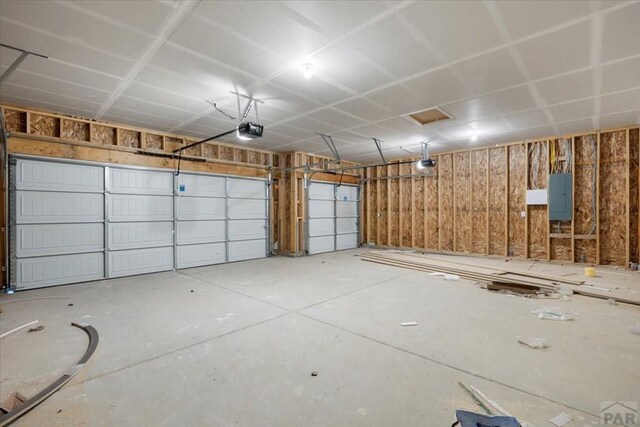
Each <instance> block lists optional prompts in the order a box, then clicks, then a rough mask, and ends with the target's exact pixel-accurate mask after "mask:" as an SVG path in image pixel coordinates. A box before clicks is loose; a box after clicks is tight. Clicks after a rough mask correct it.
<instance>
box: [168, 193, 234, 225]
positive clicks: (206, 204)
mask: <svg viewBox="0 0 640 427" xmlns="http://www.w3.org/2000/svg"><path fill="white" fill-rule="evenodd" d="M177 200H178V202H177V203H178V212H177V214H178V220H210V219H224V218H225V216H226V206H225V204H226V200H225V199H218V198H209V197H178V199H177Z"/></svg>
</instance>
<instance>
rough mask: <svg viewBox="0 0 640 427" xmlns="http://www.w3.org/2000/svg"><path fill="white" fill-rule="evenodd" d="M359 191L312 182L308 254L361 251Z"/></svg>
mask: <svg viewBox="0 0 640 427" xmlns="http://www.w3.org/2000/svg"><path fill="white" fill-rule="evenodd" d="M358 203H359V202H358V187H356V186H350V185H340V186H338V185H336V184H327V183H320V182H311V183H310V184H309V188H308V206H307V207H308V210H307V212H308V222H307V224H308V225H307V251H308V252H309V254H318V253H323V252H332V251H336V250H341V249H352V248H357V247H358Z"/></svg>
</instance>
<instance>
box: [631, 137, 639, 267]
mask: <svg viewBox="0 0 640 427" xmlns="http://www.w3.org/2000/svg"><path fill="white" fill-rule="evenodd" d="M639 133H640V129H637V128H636V129H631V130H629V152H630V161H629V255H630V258H629V259H630V261H633V262H638V260H640V247H639V244H640V236H639V235H638V234H639V232H640V230H638V221H640V216H639V215H640V206H639V203H640V200H639V198H640V197H639V195H638V186H639V184H640V183H639V182H638V180H639V179H640V178H639V177H638V169H639V164H640V135H639Z"/></svg>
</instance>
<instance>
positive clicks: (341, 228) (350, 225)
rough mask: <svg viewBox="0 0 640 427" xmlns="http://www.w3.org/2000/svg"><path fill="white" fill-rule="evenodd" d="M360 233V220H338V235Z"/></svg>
mask: <svg viewBox="0 0 640 427" xmlns="http://www.w3.org/2000/svg"><path fill="white" fill-rule="evenodd" d="M357 232H358V218H337V219H336V233H337V234H349V233H357Z"/></svg>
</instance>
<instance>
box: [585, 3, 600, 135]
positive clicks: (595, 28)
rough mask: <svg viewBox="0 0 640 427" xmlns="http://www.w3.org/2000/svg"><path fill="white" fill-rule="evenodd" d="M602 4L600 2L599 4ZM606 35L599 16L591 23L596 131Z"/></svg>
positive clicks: (594, 126)
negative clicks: (603, 41)
mask: <svg viewBox="0 0 640 427" xmlns="http://www.w3.org/2000/svg"><path fill="white" fill-rule="evenodd" d="M599 3H600V2H599V1H598V2H597V4H599ZM603 34H604V20H603V19H602V15H600V14H598V15H596V16H595V17H594V19H593V21H591V50H590V52H589V65H590V66H591V67H593V93H594V94H595V95H596V96H595V99H594V102H593V117H592V118H591V122H592V125H593V128H594V129H599V128H600V117H599V116H600V110H601V100H600V94H601V92H602V74H603V73H602V65H601V61H602V37H603Z"/></svg>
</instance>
